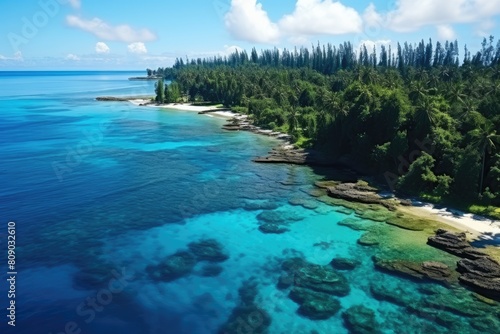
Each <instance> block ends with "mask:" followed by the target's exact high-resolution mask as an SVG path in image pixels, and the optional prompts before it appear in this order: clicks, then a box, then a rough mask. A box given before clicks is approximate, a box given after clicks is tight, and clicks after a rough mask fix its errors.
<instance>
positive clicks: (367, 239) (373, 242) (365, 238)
mask: <svg viewBox="0 0 500 334" xmlns="http://www.w3.org/2000/svg"><path fill="white" fill-rule="evenodd" d="M358 244H360V245H362V246H377V245H379V244H380V241H379V235H378V233H374V232H367V233H365V234H363V235H362V236H361V238H359V239H358Z"/></svg>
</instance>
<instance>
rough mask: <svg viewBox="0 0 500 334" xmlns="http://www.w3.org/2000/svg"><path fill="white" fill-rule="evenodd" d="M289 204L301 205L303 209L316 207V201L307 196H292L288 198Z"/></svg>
mask: <svg viewBox="0 0 500 334" xmlns="http://www.w3.org/2000/svg"><path fill="white" fill-rule="evenodd" d="M288 203H290V205H294V206H302V207H303V208H304V209H309V210H315V209H317V208H318V206H319V205H318V203H317V202H315V201H312V200H310V199H307V198H300V197H294V198H290V199H289V200H288Z"/></svg>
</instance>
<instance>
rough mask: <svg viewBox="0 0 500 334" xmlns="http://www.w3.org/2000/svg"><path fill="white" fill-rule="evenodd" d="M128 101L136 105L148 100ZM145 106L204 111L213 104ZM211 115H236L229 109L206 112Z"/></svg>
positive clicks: (211, 108)
mask: <svg viewBox="0 0 500 334" xmlns="http://www.w3.org/2000/svg"><path fill="white" fill-rule="evenodd" d="M129 101H130V103H132V104H134V105H136V106H138V105H141V104H146V103H149V102H150V101H149V100H144V99H135V100H129ZM147 106H148V107H151V108H165V109H174V110H182V111H194V112H204V111H208V110H213V109H215V107H214V106H193V105H191V104H189V103H168V104H162V105H156V104H148V105H147ZM211 115H216V116H220V117H227V118H231V117H234V116H236V114H234V113H232V112H230V111H214V112H210V113H207V116H211Z"/></svg>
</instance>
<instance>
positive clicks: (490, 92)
mask: <svg viewBox="0 0 500 334" xmlns="http://www.w3.org/2000/svg"><path fill="white" fill-rule="evenodd" d="M157 73H158V74H160V75H163V76H164V77H165V78H166V79H168V80H174V82H173V83H172V84H171V85H167V87H166V88H167V89H166V90H167V91H176V93H175V95H174V96H173V98H174V99H179V98H180V97H181V96H184V98H186V99H188V100H190V101H211V102H214V103H222V104H224V105H225V106H227V107H232V108H233V109H234V110H236V111H239V112H243V113H246V114H248V115H250V117H252V118H253V120H254V122H255V124H257V125H259V126H262V127H265V128H269V129H273V130H277V131H283V132H287V133H289V134H291V135H292V136H293V138H294V140H295V141H296V143H297V144H298V145H302V146H311V147H314V148H316V149H319V150H322V151H324V152H325V154H329V155H331V156H332V157H336V158H338V159H339V160H341V161H347V162H349V163H350V164H351V165H352V166H355V167H357V168H358V169H361V170H363V171H365V172H367V173H369V174H373V175H379V176H381V177H382V178H385V179H386V180H387V181H388V183H389V184H390V185H391V187H394V188H395V189H397V190H398V191H400V192H404V193H407V194H411V195H418V196H422V197H425V198H427V199H430V200H435V201H443V200H449V201H454V202H459V203H463V204H464V205H469V204H471V203H476V204H480V205H483V206H487V205H493V206H500V154H499V153H500V150H499V149H498V148H499V146H500V136H499V134H498V129H500V112H499V106H500V43H497V44H496V46H495V45H494V39H493V37H490V38H489V39H484V41H483V43H482V48H481V50H479V51H478V52H477V53H475V54H473V55H472V54H471V52H470V51H469V50H468V49H467V47H465V48H464V55H463V58H460V52H459V46H458V42H457V41H453V42H445V43H444V44H441V43H439V42H437V43H435V44H433V43H432V41H430V40H429V41H428V42H427V43H425V42H424V41H421V42H420V43H418V44H414V45H412V44H409V43H403V44H397V48H396V50H391V48H390V47H385V46H382V47H381V48H380V51H379V52H377V50H376V49H373V50H368V49H367V48H366V47H361V48H359V49H358V50H357V51H356V50H355V49H354V48H353V46H352V44H351V43H349V42H346V43H343V44H341V45H339V46H338V47H333V46H332V45H330V44H327V45H323V46H321V45H319V44H318V45H317V46H313V47H312V48H311V49H307V48H300V49H298V50H297V49H294V50H293V51H288V50H283V51H280V50H278V49H276V48H275V49H272V50H263V51H261V52H260V53H257V51H256V50H255V48H254V49H252V51H251V52H250V54H247V53H246V52H245V51H235V52H234V53H232V54H231V55H229V56H226V57H212V58H206V59H197V60H188V59H186V61H184V60H182V59H177V61H176V62H175V64H174V66H172V67H170V68H159V69H158V70H157ZM159 85H160V83H159V84H158V85H157V99H158V98H160V99H163V100H165V95H166V90H165V87H163V82H161V85H162V87H163V88H162V89H158V86H159ZM169 87H173V88H169ZM158 90H160V91H163V92H164V95H163V97H162V96H161V94H158ZM160 93H161V92H160ZM415 152H417V154H415Z"/></svg>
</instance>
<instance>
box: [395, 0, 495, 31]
mask: <svg viewBox="0 0 500 334" xmlns="http://www.w3.org/2000/svg"><path fill="white" fill-rule="evenodd" d="M499 13H500V0H454V1H449V0H421V1H414V0H399V1H398V2H397V8H396V9H395V10H393V11H392V12H389V13H388V14H387V16H386V20H387V22H388V27H389V28H390V29H392V30H394V31H398V32H408V31H415V30H417V29H419V28H420V27H423V26H426V25H447V24H453V23H474V22H481V21H482V20H485V19H489V18H491V17H493V16H495V15H497V14H499Z"/></svg>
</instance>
